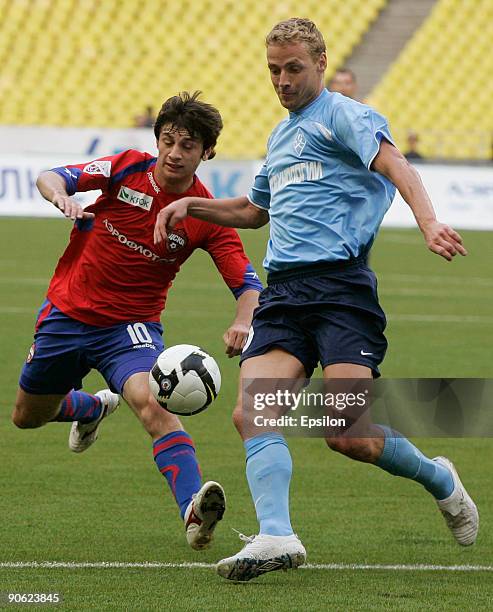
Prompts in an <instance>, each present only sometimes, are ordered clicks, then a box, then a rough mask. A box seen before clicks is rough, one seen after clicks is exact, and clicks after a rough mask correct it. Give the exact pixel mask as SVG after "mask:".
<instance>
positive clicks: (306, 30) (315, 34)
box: [265, 17, 326, 59]
mask: <svg viewBox="0 0 493 612" xmlns="http://www.w3.org/2000/svg"><path fill="white" fill-rule="evenodd" d="M296 42H303V43H305V45H306V47H307V49H308V51H309V53H310V55H311V56H312V57H313V59H318V58H319V57H320V54H321V53H323V52H324V51H325V49H326V47H325V41H324V37H323V36H322V32H320V30H319V29H318V28H317V26H316V25H315V24H314V23H313V21H311V20H310V19H303V18H302V17H291V19H286V20H285V21H280V22H279V23H278V24H276V25H275V26H274V27H273V28H272V30H271V31H270V32H269V33H268V34H267V36H266V38H265V45H266V46H267V47H268V46H269V45H289V44H291V43H296Z"/></svg>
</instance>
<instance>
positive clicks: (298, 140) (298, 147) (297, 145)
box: [293, 128, 306, 157]
mask: <svg viewBox="0 0 493 612" xmlns="http://www.w3.org/2000/svg"><path fill="white" fill-rule="evenodd" d="M305 145H306V138H305V137H304V136H303V132H302V131H301V128H298V131H297V132H296V137H295V139H294V144H293V146H294V150H295V151H296V155H297V156H298V157H301V154H302V153H303V149H304V148H305Z"/></svg>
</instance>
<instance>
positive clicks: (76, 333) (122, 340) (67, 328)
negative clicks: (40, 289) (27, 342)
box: [19, 301, 164, 395]
mask: <svg viewBox="0 0 493 612" xmlns="http://www.w3.org/2000/svg"><path fill="white" fill-rule="evenodd" d="M162 333H163V328H162V326H161V324H160V323H149V322H146V323H141V322H138V321H135V322H128V323H123V324H119V325H112V326H111V327H95V326H94V325H87V324H86V323H81V322H80V321H76V320H75V319H72V318H71V317H68V316H67V315H65V314H63V312H61V311H60V310H58V308H56V307H55V306H53V304H51V303H50V302H48V301H46V302H45V303H44V304H43V306H42V307H41V310H40V311H39V315H38V321H37V324H36V333H35V336H34V344H33V345H32V347H31V350H30V351H29V355H28V357H27V360H26V363H25V364H24V366H23V368H22V372H21V377H20V380H19V385H20V387H21V388H22V389H23V390H24V391H26V392H27V393H33V394H36V395H51V394H53V395H55V394H60V395H64V394H66V393H68V392H69V391H70V390H71V389H80V388H81V387H82V379H83V378H84V376H86V375H87V374H88V373H89V371H90V370H91V369H95V370H97V371H98V372H100V374H102V376H103V377H104V379H105V380H106V382H107V383H108V385H109V387H110V388H111V390H112V391H114V392H116V393H120V394H121V392H122V389H123V385H124V384H125V382H126V381H127V380H128V378H129V377H130V376H131V375H132V374H135V373H137V372H148V371H149V370H150V369H151V368H152V366H153V364H154V362H155V361H156V358H157V356H158V355H159V353H161V352H162V351H163V349H164V344H163V339H162Z"/></svg>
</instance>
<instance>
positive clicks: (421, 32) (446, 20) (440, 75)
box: [368, 0, 493, 160]
mask: <svg viewBox="0 0 493 612" xmlns="http://www.w3.org/2000/svg"><path fill="white" fill-rule="evenodd" d="M492 42H493V1H492V0H474V1H470V0H439V1H438V2H436V3H435V6H434V8H433V10H432V12H431V14H430V16H429V18H428V19H426V21H425V22H424V23H423V25H422V26H421V27H420V28H419V29H418V31H417V32H416V33H415V35H414V36H413V37H412V38H411V40H410V41H409V43H408V44H407V45H406V47H405V48H404V50H403V52H402V53H401V54H400V55H399V56H398V57H397V59H396V61H395V62H394V63H393V64H392V66H391V67H390V69H389V71H388V72H387V74H386V75H385V76H384V78H383V79H382V81H381V82H380V83H379V84H378V85H377V87H376V88H375V89H374V90H373V92H372V93H371V95H370V96H369V99H368V102H369V103H370V104H371V105H373V106H375V107H376V108H378V110H380V111H381V112H382V113H383V114H384V115H386V116H387V117H388V118H389V119H390V121H391V125H392V130H393V133H394V136H395V137H396V140H397V143H398V144H399V145H401V146H404V143H405V139H406V134H407V132H408V130H409V129H413V130H414V131H416V132H417V133H418V134H419V138H420V150H421V151H422V152H423V153H424V154H425V155H426V156H428V157H434V158H436V157H439V158H449V159H490V160H491V158H492V139H493V104H492V100H493V52H492Z"/></svg>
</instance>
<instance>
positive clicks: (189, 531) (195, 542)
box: [183, 480, 226, 550]
mask: <svg viewBox="0 0 493 612" xmlns="http://www.w3.org/2000/svg"><path fill="white" fill-rule="evenodd" d="M225 509H226V496H225V494H224V489H223V488H222V487H221V485H220V484H219V483H217V482H214V481H212V480H210V481H209V482H206V483H205V484H204V485H203V486H202V488H201V489H200V491H198V493H195V495H194V496H193V498H192V501H191V502H190V503H189V504H188V508H187V509H186V511H185V516H184V517H183V520H184V522H185V533H186V536H187V542H188V543H189V545H190V546H191V547H192V548H193V549H194V550H203V549H204V548H208V547H209V546H210V544H211V541H212V538H213V536H214V529H215V528H216V525H217V523H218V521H220V520H221V519H222V518H223V514H224V511H225Z"/></svg>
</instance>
